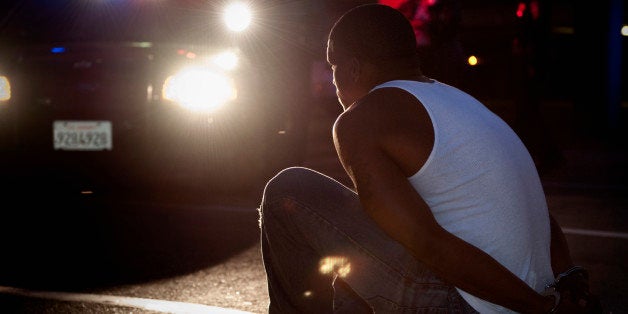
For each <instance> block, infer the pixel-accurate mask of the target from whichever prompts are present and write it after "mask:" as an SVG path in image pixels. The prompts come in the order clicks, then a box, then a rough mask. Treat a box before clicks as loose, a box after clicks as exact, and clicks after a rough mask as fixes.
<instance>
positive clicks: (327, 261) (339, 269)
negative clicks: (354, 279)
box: [318, 256, 351, 278]
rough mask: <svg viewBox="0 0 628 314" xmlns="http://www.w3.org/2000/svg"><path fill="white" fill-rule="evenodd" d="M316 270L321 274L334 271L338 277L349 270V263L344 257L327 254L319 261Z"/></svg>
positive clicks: (347, 273)
mask: <svg viewBox="0 0 628 314" xmlns="http://www.w3.org/2000/svg"><path fill="white" fill-rule="evenodd" d="M318 270H319V271H320V273H321V274H331V273H336V274H338V276H339V277H340V278H344V277H347V275H349V273H350V272H351V263H349V260H348V259H347V258H346V257H342V256H329V257H325V258H323V259H322V260H321V261H320V264H319V268H318Z"/></svg>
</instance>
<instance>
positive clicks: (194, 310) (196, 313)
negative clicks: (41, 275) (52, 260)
mask: <svg viewBox="0 0 628 314" xmlns="http://www.w3.org/2000/svg"><path fill="white" fill-rule="evenodd" d="M0 293H6V294H12V295H18V296H25V297H33V298H40V299H51V300H58V301H71V302H90V303H99V304H105V305H112V306H128V307H134V308H139V309H144V310H149V311H157V312H164V313H177V314H179V313H180V314H201V313H203V314H253V313H251V312H245V311H240V310H233V309H226V308H222V307H216V306H209V305H204V304H198V303H185V302H176V301H167V300H156V299H146V298H133V297H120V296H113V295H98V294H85V293H69V292H52V291H32V290H27V289H20V288H13V287H4V286H0Z"/></svg>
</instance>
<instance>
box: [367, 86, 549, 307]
mask: <svg viewBox="0 0 628 314" xmlns="http://www.w3.org/2000/svg"><path fill="white" fill-rule="evenodd" d="M383 87H396V88H400V89H403V90H405V91H407V92H409V93H410V94H412V95H414V96H415V97H416V98H417V99H418V100H419V101H420V102H421V103H422V104H423V106H424V107H425V109H426V110H427V112H428V114H429V117H430V119H431V120H432V125H433V127H434V147H433V148H432V152H431V153H430V155H429V157H428V159H427V161H426V162H425V164H424V165H423V166H422V167H421V169H420V170H419V171H418V172H417V173H415V174H414V175H412V176H411V177H409V178H408V180H409V181H410V183H411V184H412V186H413V187H414V189H415V190H416V191H417V192H418V193H419V194H420V195H421V197H422V198H423V199H424V200H425V202H426V203H427V204H428V205H429V206H430V209H431V210H432V213H433V214H434V217H435V218H436V220H437V221H438V223H439V224H440V225H441V226H442V227H443V228H445V230H447V231H449V232H451V233H452V234H454V235H456V236H458V237H459V238H461V239H463V240H465V241H466V242H468V243H471V244H473V245H474V246H476V247H478V248H480V249H481V250H483V251H484V252H486V253H488V254H489V255H490V256H492V257H493V258H494V259H495V260H497V261H498V262H499V263H501V264H502V265H504V266H505V267H506V268H507V269H509V270H510V271H511V272H513V273H514V274H515V275H517V276H518V277H519V278H521V279H522V280H524V281H525V282H526V283H528V285H529V286H530V287H532V288H533V289H534V290H536V291H537V292H540V291H542V290H543V289H544V287H545V285H546V284H548V283H551V282H552V281H553V274H552V269H551V260H550V227H549V214H548V209H547V203H546V200H545V194H544V192H543V188H542V185H541V182H540V179H539V176H538V173H537V170H536V167H535V165H534V162H533V161H532V158H531V157H530V154H529V153H528V151H527V149H526V148H525V146H524V144H523V143H522V142H521V140H520V139H519V137H518V136H517V135H516V134H515V133H514V131H513V130H512V129H511V128H510V127H509V126H508V125H507V124H506V123H505V122H504V121H503V120H502V119H501V118H499V117H498V116H497V115H495V114H494V113H492V112H491V111H490V110H488V108H486V107H485V106H484V105H482V104H481V103H480V102H479V101H477V100H476V99H475V98H473V97H471V96H470V95H468V94H466V93H464V92H462V91H460V90H459V89H456V88H454V87H452V86H449V85H446V84H443V83H440V82H437V81H434V83H423V82H417V81H390V82H387V83H384V84H381V85H379V86H377V87H375V89H377V88H383ZM460 266H461V267H464V265H460ZM458 291H459V292H460V294H461V295H462V297H463V298H464V299H465V300H466V301H467V302H468V303H469V304H470V305H471V306H472V307H473V308H474V309H475V310H477V311H478V312H480V313H482V314H484V313H508V312H511V311H509V310H507V309H505V308H503V307H500V306H498V305H495V304H492V303H489V302H487V301H484V300H482V299H480V298H477V297H475V296H473V295H470V294H468V293H466V292H464V291H462V290H460V289H458Z"/></svg>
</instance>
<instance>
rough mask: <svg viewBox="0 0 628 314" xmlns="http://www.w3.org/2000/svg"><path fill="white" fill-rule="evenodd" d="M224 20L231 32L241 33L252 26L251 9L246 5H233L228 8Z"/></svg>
mask: <svg viewBox="0 0 628 314" xmlns="http://www.w3.org/2000/svg"><path fill="white" fill-rule="evenodd" d="M224 19H225V23H226V24H227V27H228V28H229V29H230V30H232V31H235V32H241V31H243V30H245V29H246V28H247V27H249V25H250V24H251V19H252V13H251V8H250V7H249V6H248V5H246V4H244V3H233V4H231V5H229V6H228V7H227V8H226V10H225V15H224Z"/></svg>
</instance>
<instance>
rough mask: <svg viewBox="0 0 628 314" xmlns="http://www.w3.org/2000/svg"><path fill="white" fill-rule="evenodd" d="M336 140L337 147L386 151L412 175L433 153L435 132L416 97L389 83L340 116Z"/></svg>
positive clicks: (335, 133)
mask: <svg viewBox="0 0 628 314" xmlns="http://www.w3.org/2000/svg"><path fill="white" fill-rule="evenodd" d="M334 141H335V142H336V146H337V149H342V150H345V151H346V152H352V153H353V154H357V153H359V152H364V150H365V149H377V150H381V151H384V152H385V153H386V154H387V155H388V156H389V157H391V158H393V159H394V160H395V162H396V163H397V164H398V165H399V166H400V167H401V168H402V169H403V170H404V173H406V174H407V175H409V174H412V173H414V172H416V171H417V170H418V167H419V166H420V165H422V164H423V162H424V161H425V160H426V159H427V157H428V156H429V153H430V152H431V149H432V145H433V143H434V132H433V127H432V123H431V120H430V118H429V115H428V113H427V111H426V110H425V108H424V107H423V106H422V105H421V103H420V101H419V100H418V99H417V98H416V97H414V96H413V95H412V94H410V93H409V92H407V91H405V90H402V89H400V88H395V87H387V88H380V89H377V90H374V91H372V92H371V93H369V94H368V95H367V96H365V97H364V98H362V99H361V100H359V101H358V102H356V103H355V104H353V105H352V106H350V107H349V108H348V109H347V110H346V111H345V112H343V113H342V114H341V115H340V116H339V117H338V119H337V120H336V123H335V124H334Z"/></svg>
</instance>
